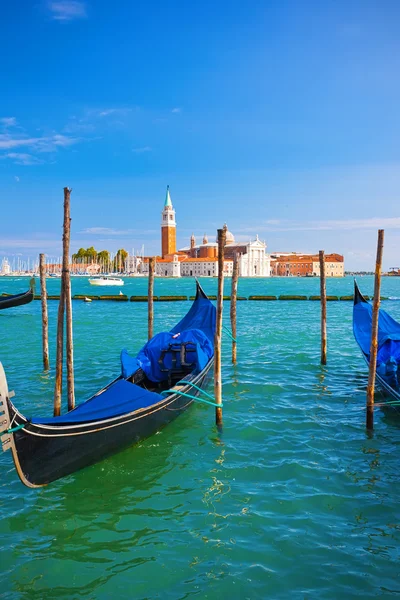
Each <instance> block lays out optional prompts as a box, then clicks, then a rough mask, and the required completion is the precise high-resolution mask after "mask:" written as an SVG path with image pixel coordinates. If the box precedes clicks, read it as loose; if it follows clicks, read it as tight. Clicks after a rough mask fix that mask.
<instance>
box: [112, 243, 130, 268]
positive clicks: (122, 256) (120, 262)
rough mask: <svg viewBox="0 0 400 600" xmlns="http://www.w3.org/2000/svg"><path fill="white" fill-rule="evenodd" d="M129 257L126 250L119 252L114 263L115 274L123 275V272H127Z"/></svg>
mask: <svg viewBox="0 0 400 600" xmlns="http://www.w3.org/2000/svg"><path fill="white" fill-rule="evenodd" d="M127 257H128V253H127V251H126V250H124V249H123V248H121V249H120V250H118V252H117V254H116V255H115V258H114V261H113V269H114V272H118V273H122V271H124V270H125V261H126V259H127Z"/></svg>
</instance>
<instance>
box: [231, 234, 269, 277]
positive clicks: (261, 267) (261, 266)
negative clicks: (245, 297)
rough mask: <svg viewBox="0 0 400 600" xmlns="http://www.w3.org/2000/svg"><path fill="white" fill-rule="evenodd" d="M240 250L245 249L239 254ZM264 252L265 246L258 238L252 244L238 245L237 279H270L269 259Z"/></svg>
mask: <svg viewBox="0 0 400 600" xmlns="http://www.w3.org/2000/svg"><path fill="white" fill-rule="evenodd" d="M241 248H245V251H244V252H243V251H242V252H241ZM265 250H266V244H265V243H264V242H261V241H260V240H259V239H258V236H257V237H256V239H255V241H254V242H249V243H248V244H243V245H242V244H241V245H240V248H238V252H240V256H239V277H270V275H271V257H270V256H269V254H267V253H266V252H265Z"/></svg>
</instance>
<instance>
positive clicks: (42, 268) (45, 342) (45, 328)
mask: <svg viewBox="0 0 400 600" xmlns="http://www.w3.org/2000/svg"><path fill="white" fill-rule="evenodd" d="M39 273H40V299H41V303H42V347H43V368H44V370H45V371H48V370H49V368H50V363H49V317H48V313H47V290H46V259H45V256H44V254H40V255H39Z"/></svg>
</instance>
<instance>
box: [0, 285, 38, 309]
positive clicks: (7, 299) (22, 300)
mask: <svg viewBox="0 0 400 600" xmlns="http://www.w3.org/2000/svg"><path fill="white" fill-rule="evenodd" d="M32 300H33V291H32V290H31V289H30V290H28V291H27V292H23V293H22V294H14V295H8V294H6V295H3V296H0V310H3V309H4V308H12V307H13V306H22V305H23V304H29V302H32Z"/></svg>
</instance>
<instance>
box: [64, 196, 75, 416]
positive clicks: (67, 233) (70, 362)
mask: <svg viewBox="0 0 400 600" xmlns="http://www.w3.org/2000/svg"><path fill="white" fill-rule="evenodd" d="M71 191H72V190H71V189H69V188H67V187H66V188H64V235H63V267H62V269H63V278H64V297H65V308H66V318H67V400H68V410H72V409H73V408H75V391H74V342H73V335H72V294H71V275H70V270H69V247H70V240H71Z"/></svg>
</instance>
